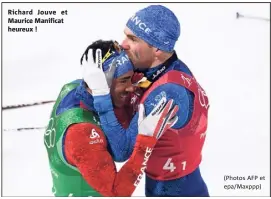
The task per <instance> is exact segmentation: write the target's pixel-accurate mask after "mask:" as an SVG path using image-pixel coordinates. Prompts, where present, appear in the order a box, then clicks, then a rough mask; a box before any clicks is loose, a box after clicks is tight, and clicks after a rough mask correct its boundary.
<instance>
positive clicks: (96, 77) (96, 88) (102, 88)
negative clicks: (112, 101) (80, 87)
mask: <svg viewBox="0 0 271 199" xmlns="http://www.w3.org/2000/svg"><path fill="white" fill-rule="evenodd" d="M84 55H85V56H86V54H84ZM95 58H96V62H95V61H94V57H93V49H89V50H88V54H87V57H85V58H83V59H82V60H83V61H82V73H83V74H82V75H83V79H84V81H85V82H86V84H87V85H88V87H89V88H90V89H91V91H92V95H93V96H100V95H107V94H109V86H108V83H107V80H106V76H105V74H104V72H103V68H102V51H101V49H97V50H96V56H95Z"/></svg>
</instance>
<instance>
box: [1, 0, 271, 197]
mask: <svg viewBox="0 0 271 199" xmlns="http://www.w3.org/2000/svg"><path fill="white" fill-rule="evenodd" d="M147 5H149V4H143V3H137V4H111V5H107V6H106V7H105V4H94V3H93V4H64V3H63V4H3V44H2V45H3V57H2V58H3V65H2V67H3V68H2V73H3V74H2V78H3V79H2V84H3V85H2V95H3V97H2V100H3V101H2V105H3V106H5V105H11V104H22V103H31V102H35V101H43V100H54V99H55V98H56V96H57V94H58V92H59V90H60V88H61V86H62V85H63V84H64V83H66V82H68V81H70V80H73V79H77V78H80V67H79V59H80V57H81V54H82V52H83V51H84V50H85V48H86V47H87V46H88V45H89V44H90V43H91V42H92V41H94V40H96V39H116V40H118V41H119V42H121V41H122V38H123V37H124V34H123V29H124V26H125V23H126V21H127V19H128V18H129V17H131V16H132V14H133V13H134V12H135V11H137V10H138V9H141V8H143V7H145V6H147ZM164 5H166V6H167V7H169V8H170V9H172V10H173V11H174V12H175V13H176V15H177V17H178V18H179V20H180V23H181V37H180V39H179V41H178V43H177V45H176V51H177V52H178V56H179V58H181V59H182V60H183V61H184V62H185V63H187V65H188V66H189V67H190V68H191V70H192V71H193V73H194V75H195V76H196V77H197V79H198V81H199V82H200V83H201V84H202V85H203V87H204V88H205V90H206V92H207V94H208V95H209V98H210V105H211V106H210V112H209V128H208V132H207V140H206V144H205V147H204V151H203V161H202V164H201V171H202V175H203V177H204V179H205V180H206V183H207V185H208V188H209V191H210V195H211V196H267V195H269V193H270V159H269V158H270V122H269V121H270V113H269V111H270V103H269V102H270V88H269V81H270V54H269V53H270V24H269V22H267V21H263V20H253V19H238V20H237V19H236V18H235V17H236V12H240V13H242V14H247V15H253V16H261V17H269V15H270V14H269V13H270V10H269V5H268V4H236V3H234V4H164ZM8 9H21V10H30V9H33V11H34V13H36V12H37V10H38V9H40V10H56V11H57V15H56V16H50V17H55V18H64V24H8V23H7V22H8V20H7V18H10V17H15V18H24V17H27V18H34V17H35V16H30V17H29V16H19V15H17V16H15V15H13V16H12V15H8V14H7V13H8ZM62 10H67V11H68V15H61V14H60V12H61V11H62ZM8 26H10V27H35V26H37V32H33V33H23V32H21V33H20V32H17V33H14V32H8ZM51 108H52V104H47V105H41V106H35V107H29V108H21V109H16V110H6V111H3V113H2V117H3V118H2V121H3V122H2V128H3V129H7V128H19V127H35V126H45V125H47V121H48V119H49V114H50V111H51V110H50V109H51ZM120 166H121V164H118V167H120ZM226 175H228V176H231V177H233V178H234V179H235V180H234V179H232V180H228V181H224V176H226ZM250 175H257V176H259V177H261V176H265V179H263V178H262V180H260V179H257V180H251V181H249V180H238V179H236V178H235V177H245V178H247V177H248V176H250ZM2 177H3V180H2V183H3V185H2V186H3V196H51V195H52V193H51V176H50V172H49V168H48V162H47V155H46V152H45V148H44V145H43V131H42V130H29V131H2ZM235 184H245V185H261V189H259V190H226V189H225V187H224V186H225V185H235ZM45 185H46V186H45ZM133 196H144V181H142V182H141V184H140V186H139V187H138V188H137V189H136V191H135V192H134V194H133Z"/></svg>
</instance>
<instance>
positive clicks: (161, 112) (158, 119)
mask: <svg viewBox="0 0 271 199" xmlns="http://www.w3.org/2000/svg"><path fill="white" fill-rule="evenodd" d="M178 109H179V107H178V106H177V105H175V106H174V107H173V100H172V99H171V100H169V101H168V102H167V100H166V98H165V97H163V98H162V99H161V100H160V101H159V102H158V104H157V105H156V106H155V107H154V109H153V110H152V112H151V113H150V114H149V115H148V116H146V115H145V110H144V105H143V104H140V105H139V117H138V134H141V135H146V136H151V137H155V138H156V139H159V138H160V137H161V136H162V135H163V133H164V132H165V131H166V130H168V129H169V128H171V127H172V126H173V125H174V124H175V123H176V122H177V120H178V116H176V113H177V111H178Z"/></svg>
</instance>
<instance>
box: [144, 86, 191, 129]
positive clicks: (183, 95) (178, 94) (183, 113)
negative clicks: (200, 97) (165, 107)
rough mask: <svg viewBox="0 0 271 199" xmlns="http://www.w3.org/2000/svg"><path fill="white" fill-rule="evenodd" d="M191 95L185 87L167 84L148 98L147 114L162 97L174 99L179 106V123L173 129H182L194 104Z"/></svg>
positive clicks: (145, 104) (145, 103)
mask: <svg viewBox="0 0 271 199" xmlns="http://www.w3.org/2000/svg"><path fill="white" fill-rule="evenodd" d="M190 95H191V93H190V92H189V91H188V90H187V89H186V88H185V87H183V86H181V85H178V84H174V83H166V84H163V85H160V86H158V87H157V88H155V89H154V90H153V91H152V92H151V93H150V94H149V95H148V97H147V98H146V100H145V102H144V106H145V110H146V114H149V113H150V112H151V111H152V109H153V108H154V106H155V105H156V104H157V103H158V101H159V100H160V99H161V98H162V97H166V98H167V100H169V99H173V100H174V104H175V105H178V106H179V110H178V112H177V116H178V121H177V123H176V124H175V125H174V126H173V128H176V129H178V128H181V127H182V126H183V125H184V124H185V123H186V122H187V120H188V117H189V113H190V111H192V110H190V105H191V103H193V101H192V100H191V96H190Z"/></svg>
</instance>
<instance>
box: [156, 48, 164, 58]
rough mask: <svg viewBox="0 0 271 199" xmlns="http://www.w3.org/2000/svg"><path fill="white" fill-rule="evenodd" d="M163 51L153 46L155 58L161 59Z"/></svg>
mask: <svg viewBox="0 0 271 199" xmlns="http://www.w3.org/2000/svg"><path fill="white" fill-rule="evenodd" d="M163 54H164V53H163V51H162V50H160V49H159V48H155V52H154V56H155V59H158V60H161V59H162V58H163Z"/></svg>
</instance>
